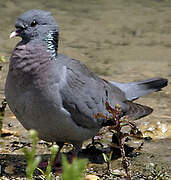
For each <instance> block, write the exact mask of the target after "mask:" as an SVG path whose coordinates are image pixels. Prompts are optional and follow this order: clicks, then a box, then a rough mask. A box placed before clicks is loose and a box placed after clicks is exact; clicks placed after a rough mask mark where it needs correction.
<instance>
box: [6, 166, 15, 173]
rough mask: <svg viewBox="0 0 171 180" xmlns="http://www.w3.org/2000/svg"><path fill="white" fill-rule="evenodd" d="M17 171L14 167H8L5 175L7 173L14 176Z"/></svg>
mask: <svg viewBox="0 0 171 180" xmlns="http://www.w3.org/2000/svg"><path fill="white" fill-rule="evenodd" d="M15 169H16V168H15V167H14V166H13V165H8V166H7V167H6V168H5V173H7V174H14V171H15Z"/></svg>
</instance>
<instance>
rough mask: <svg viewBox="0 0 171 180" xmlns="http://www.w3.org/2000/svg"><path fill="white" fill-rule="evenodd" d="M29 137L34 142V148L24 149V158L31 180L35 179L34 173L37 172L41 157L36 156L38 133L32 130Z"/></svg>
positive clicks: (27, 173) (27, 174)
mask: <svg viewBox="0 0 171 180" xmlns="http://www.w3.org/2000/svg"><path fill="white" fill-rule="evenodd" d="M29 137H30V139H31V141H32V148H31V150H29V149H28V148H26V147H24V148H23V152H24V156H25V158H26V161H27V167H26V176H27V178H28V179H29V180H32V179H33V173H34V171H35V170H36V168H37V166H38V164H39V163H40V161H41V157H40V156H37V157H35V156H36V148H37V143H38V136H37V131H35V130H33V129H32V130H30V131H29Z"/></svg>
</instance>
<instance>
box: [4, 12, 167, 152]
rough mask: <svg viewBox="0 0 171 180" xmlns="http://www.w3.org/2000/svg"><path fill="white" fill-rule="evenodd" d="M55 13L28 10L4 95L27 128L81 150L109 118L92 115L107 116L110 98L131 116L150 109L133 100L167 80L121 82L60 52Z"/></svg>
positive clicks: (22, 18) (19, 25)
mask: <svg viewBox="0 0 171 180" xmlns="http://www.w3.org/2000/svg"><path fill="white" fill-rule="evenodd" d="M51 18H52V16H51V15H50V13H48V12H45V11H40V10H31V11H27V12H25V13H24V14H23V15H22V16H20V17H19V18H18V20H17V22H16V32H14V33H13V34H12V35H11V37H13V36H20V37H22V41H21V42H19V43H18V44H17V46H16V48H15V49H14V51H13V53H12V56H11V59H10V66H9V72H8V76H7V80H6V86H5V95H6V98H7V102H8V104H9V107H10V108H11V110H12V111H13V113H14V114H15V115H16V117H17V119H18V120H19V121H20V122H21V124H22V125H23V126H24V127H25V128H26V129H31V128H33V129H36V130H37V131H38V133H39V137H40V138H41V139H43V140H46V141H56V142H58V143H59V142H61V143H63V142H70V143H73V145H74V146H76V148H77V150H78V149H79V148H80V147H81V144H82V142H83V141H84V140H86V139H89V138H91V137H93V136H95V135H96V133H97V132H98V131H99V130H100V128H101V127H102V126H103V124H104V123H105V119H95V118H94V115H95V114H96V113H99V112H101V113H104V114H105V115H108V112H107V111H106V108H105V102H106V100H108V101H109V104H110V105H111V106H113V107H114V106H115V105H116V104H120V105H121V107H122V113H123V115H129V116H130V117H131V118H133V119H139V118H141V117H143V116H146V115H148V114H150V113H151V112H152V109H151V108H149V107H147V106H143V105H140V104H136V103H133V102H132V100H135V99H137V98H139V97H141V96H143V95H146V94H148V93H151V92H154V91H157V90H160V89H161V88H162V87H164V86H166V85H167V80H166V79H162V78H156V79H151V80H146V81H141V82H135V83H127V84H121V83H116V82H108V81H105V80H103V79H101V78H99V77H98V76H97V75H96V74H94V73H93V72H91V71H90V70H89V69H88V68H87V67H86V66H85V65H84V64H83V63H81V62H80V61H78V60H75V59H71V58H69V57H66V56H64V55H62V54H58V53H57V49H58V26H57V24H56V22H55V21H54V19H53V18H52V19H51Z"/></svg>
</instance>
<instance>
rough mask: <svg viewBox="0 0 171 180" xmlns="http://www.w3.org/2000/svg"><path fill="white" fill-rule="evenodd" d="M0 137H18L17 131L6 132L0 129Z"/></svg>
mask: <svg viewBox="0 0 171 180" xmlns="http://www.w3.org/2000/svg"><path fill="white" fill-rule="evenodd" d="M1 135H2V136H3V137H4V136H12V135H14V136H19V135H20V134H19V132H18V131H11V130H8V129H2V132H1Z"/></svg>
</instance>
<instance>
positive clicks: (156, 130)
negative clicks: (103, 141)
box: [0, 0, 171, 179]
mask: <svg viewBox="0 0 171 180" xmlns="http://www.w3.org/2000/svg"><path fill="white" fill-rule="evenodd" d="M0 8H1V11H0V17H1V18H0V23H1V27H0V29H1V37H0V56H5V59H6V62H5V63H2V62H0V65H1V66H2V69H1V71H0V100H2V99H3V97H4V84H5V79H6V76H7V69H8V63H9V57H10V54H11V51H12V49H13V48H14V46H15V44H16V42H18V41H19V39H15V40H9V34H10V32H11V31H12V30H13V29H14V23H15V20H16V17H18V15H20V14H21V13H22V12H24V11H25V10H28V9H33V8H36V9H43V10H47V11H51V12H52V14H53V15H54V16H55V19H56V21H57V23H58V24H59V27H60V44H59V52H60V53H63V54H65V55H67V56H70V57H73V58H76V59H80V60H81V61H82V62H84V63H85V64H86V65H87V66H88V67H89V68H90V69H92V71H94V72H96V73H97V74H99V75H100V76H101V77H103V78H105V79H107V80H109V79H112V80H114V81H120V82H128V81H136V80H142V79H146V78H151V77H165V78H168V80H169V84H168V87H167V88H165V89H164V90H163V91H162V92H157V93H153V94H151V95H148V96H146V97H145V98H142V99H140V100H138V102H140V103H142V104H146V105H148V106H151V107H153V109H154V112H153V114H152V115H150V116H148V117H146V118H144V119H142V120H140V121H138V122H137V123H138V125H139V127H140V128H141V130H142V132H145V131H146V130H148V129H149V128H152V130H150V133H149V134H148V135H151V136H152V138H153V141H150V142H146V143H145V144H144V146H143V149H142V150H141V155H140V156H137V157H135V158H133V159H132V160H131V166H132V167H131V168H132V171H136V170H137V171H143V169H145V167H147V166H148V164H149V163H154V164H158V165H159V166H160V168H164V169H165V170H166V171H167V172H168V173H171V168H170V167H171V151H170V149H171V111H170V109H171V86H170V81H171V1H169V0H143V1H142V0H129V1H128V0H108V1H105V0H93V1H86V0H83V1H79V0H72V1H69V0H58V1H57V0H52V1H47V0H43V1H40V2H39V1H32V0H31V1H22V0H14V1H12V0H6V1H5V0H1V1H0ZM3 128H4V129H7V130H10V131H12V135H9V134H8V135H7V136H5V137H2V138H1V140H0V141H1V145H0V167H1V168H0V170H1V174H0V176H2V177H1V178H0V179H3V178H4V179H5V178H7V179H10V178H12V177H13V178H17V177H24V174H25V169H24V168H25V165H26V163H25V161H24V156H23V153H22V152H21V149H19V150H15V151H13V150H14V149H15V148H18V147H19V146H22V145H23V144H24V143H27V142H28V141H29V140H28V132H27V131H26V130H25V129H24V128H23V127H22V126H21V125H20V124H19V122H18V121H17V120H16V118H15V117H14V116H13V114H12V113H11V111H10V110H9V108H7V111H6V115H5V117H4V121H3ZM85 145H86V143H85ZM85 145H84V147H85ZM48 153H49V150H48V147H47V144H46V143H44V142H42V141H40V143H39V146H38V154H41V155H42V156H43V157H44V158H46V157H48V156H44V154H48ZM119 167H120V159H119V160H115V161H113V162H112V169H119ZM91 168H94V170H92V172H91V173H95V174H102V173H103V171H104V169H105V168H106V165H105V164H101V165H96V164H94V165H92V164H91Z"/></svg>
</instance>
